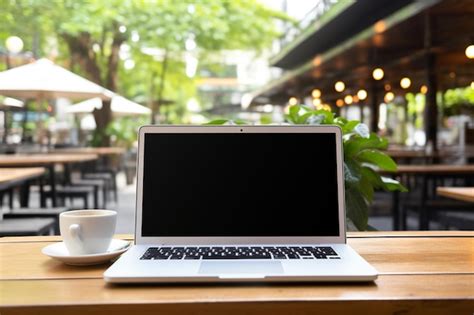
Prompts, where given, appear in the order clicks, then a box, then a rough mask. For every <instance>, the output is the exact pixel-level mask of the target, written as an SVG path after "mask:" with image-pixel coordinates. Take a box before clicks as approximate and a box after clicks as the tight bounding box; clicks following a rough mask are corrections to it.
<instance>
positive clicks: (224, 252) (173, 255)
mask: <svg viewBox="0 0 474 315" xmlns="http://www.w3.org/2000/svg"><path fill="white" fill-rule="evenodd" d="M140 259H143V260H168V259H170V260H182V259H192V260H197V259H204V260H206V259H209V260H211V259H340V257H339V256H338V255H337V253H336V252H335V251H334V249H332V248H331V247H328V246H324V247H311V246H305V247H298V246H291V247H287V246H274V247H273V246H270V247H260V246H252V247H227V246H226V247H150V248H148V249H147V251H146V252H145V254H143V256H142V257H141V258H140Z"/></svg>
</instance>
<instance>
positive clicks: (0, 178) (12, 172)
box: [0, 167, 45, 220]
mask: <svg viewBox="0 0 474 315" xmlns="http://www.w3.org/2000/svg"><path fill="white" fill-rule="evenodd" d="M44 173H45V169H44V167H27V168H0V192H1V191H5V190H8V189H10V188H13V187H18V186H21V185H22V184H24V183H26V182H28V181H29V180H32V179H36V178H39V177H41V176H43V174H44ZM0 196H1V195H0ZM12 205H13V198H12V196H10V208H12ZM2 218H3V216H2V209H0V220H1V219H2Z"/></svg>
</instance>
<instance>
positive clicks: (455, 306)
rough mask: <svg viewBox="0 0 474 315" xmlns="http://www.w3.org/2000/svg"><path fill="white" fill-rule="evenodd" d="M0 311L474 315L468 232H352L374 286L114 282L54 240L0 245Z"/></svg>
mask: <svg viewBox="0 0 474 315" xmlns="http://www.w3.org/2000/svg"><path fill="white" fill-rule="evenodd" d="M130 237H131V236H130V235H121V236H120V238H125V239H130ZM0 240H1V242H0V314H2V315H5V314H66V313H67V314H85V313H87V314H104V313H111V312H113V314H114V315H115V314H133V313H137V314H157V313H163V314H189V313H192V314H200V313H206V314H268V313H271V314H273V315H276V314H316V313H320V314H426V313H429V314H472V311H473V310H474V263H473V262H474V233H473V232H466V231H464V232H457V231H446V232H433V231H431V232H400V233H396V232H366V233H364V232H356V233H350V235H349V238H348V243H349V244H350V245H351V246H352V247H353V248H354V249H355V250H356V251H358V252H359V253H360V254H361V255H362V256H363V257H364V258H365V259H366V260H367V261H369V263H371V264H372V265H373V266H374V267H375V268H377V270H378V271H379V272H380V276H379V278H378V279H377V280H376V281H375V282H373V283H359V284H354V283H353V284H349V283H317V284H250V285H249V284H245V285H244V284H240V285H239V284H233V285H228V284H219V285H216V284H214V285H210V284H207V285H163V284H162V285H126V286H118V285H110V284H106V283H105V282H104V281H103V279H102V273H103V271H104V270H105V269H106V268H107V267H108V264H105V265H99V266H90V267H72V266H66V265H64V264H62V263H59V262H56V261H54V260H52V259H50V258H48V257H46V256H43V255H42V254H41V252H40V251H41V248H43V247H44V246H46V245H48V244H51V243H52V242H57V241H59V238H58V237H24V238H21V237H16V238H3V239H0Z"/></svg>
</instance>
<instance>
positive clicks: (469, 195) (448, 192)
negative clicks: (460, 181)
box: [436, 187, 474, 202]
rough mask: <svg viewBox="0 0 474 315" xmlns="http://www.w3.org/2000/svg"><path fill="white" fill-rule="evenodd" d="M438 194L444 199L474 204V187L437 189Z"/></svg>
mask: <svg viewBox="0 0 474 315" xmlns="http://www.w3.org/2000/svg"><path fill="white" fill-rule="evenodd" d="M436 193H437V194H438V195H440V196H443V197H448V198H452V199H457V200H461V201H466V202H474V187H437V188H436Z"/></svg>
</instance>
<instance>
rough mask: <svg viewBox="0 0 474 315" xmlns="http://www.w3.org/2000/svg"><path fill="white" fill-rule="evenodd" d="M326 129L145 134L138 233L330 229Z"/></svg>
mask: <svg viewBox="0 0 474 315" xmlns="http://www.w3.org/2000/svg"><path fill="white" fill-rule="evenodd" d="M335 137H336V135H335V134H334V133H284V134H282V133H278V134H277V133H265V134H261V133H242V134H240V133H239V134H233V133H231V134H209V133H207V134H168V133H166V134H145V150H144V171H143V204H142V207H143V215H142V235H143V236H183V237H184V236H188V237H189V236H338V235H339V225H338V197H337V175H336V173H337V170H336V139H335Z"/></svg>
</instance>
